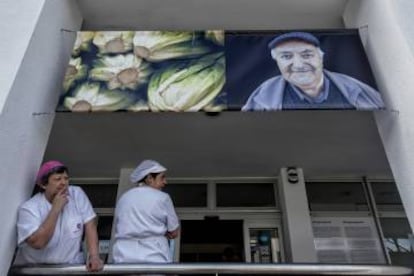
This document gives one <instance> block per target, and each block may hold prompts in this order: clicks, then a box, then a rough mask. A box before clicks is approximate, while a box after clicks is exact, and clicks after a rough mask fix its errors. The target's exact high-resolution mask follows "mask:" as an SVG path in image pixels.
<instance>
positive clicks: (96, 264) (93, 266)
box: [85, 219, 103, 271]
mask: <svg viewBox="0 0 414 276" xmlns="http://www.w3.org/2000/svg"><path fill="white" fill-rule="evenodd" d="M85 237H86V245H87V247H88V259H87V260H86V269H87V270H88V271H99V270H102V268H103V262H102V260H101V258H100V257H99V245H98V243H99V239H98V231H97V229H96V221H95V219H91V220H90V221H88V222H87V223H86V224H85Z"/></svg>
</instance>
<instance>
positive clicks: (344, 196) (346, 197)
mask: <svg viewBox="0 0 414 276" xmlns="http://www.w3.org/2000/svg"><path fill="white" fill-rule="evenodd" d="M306 193H307V195H308V202H309V209H310V210H311V211H368V210H369V208H368V203H367V199H366V197H365V192H364V188H363V187H362V183H360V182H307V183H306Z"/></svg>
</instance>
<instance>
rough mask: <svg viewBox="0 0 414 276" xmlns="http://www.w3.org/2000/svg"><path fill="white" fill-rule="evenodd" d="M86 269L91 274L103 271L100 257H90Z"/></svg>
mask: <svg viewBox="0 0 414 276" xmlns="http://www.w3.org/2000/svg"><path fill="white" fill-rule="evenodd" d="M86 269H87V270H88V271H89V272H97V271H100V270H102V269H103V262H102V260H101V258H100V257H99V256H98V255H90V256H89V257H88V260H87V261H86Z"/></svg>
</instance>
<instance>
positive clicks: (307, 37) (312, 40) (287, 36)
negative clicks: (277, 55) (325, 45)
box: [268, 32, 320, 49]
mask: <svg viewBox="0 0 414 276" xmlns="http://www.w3.org/2000/svg"><path fill="white" fill-rule="evenodd" d="M292 40H300V41H304V42H307V43H309V44H312V45H314V46H316V47H319V45H320V42H319V39H317V38H316V37H315V36H314V35H313V34H311V33H306V32H290V33H284V34H282V35H279V36H276V37H275V38H273V39H272V41H270V42H269V44H268V47H269V49H273V48H275V47H276V46H278V45H279V44H281V43H283V42H286V41H292Z"/></svg>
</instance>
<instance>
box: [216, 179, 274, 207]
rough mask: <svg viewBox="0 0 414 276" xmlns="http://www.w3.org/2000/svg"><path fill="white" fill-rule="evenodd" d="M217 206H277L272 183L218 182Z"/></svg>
mask: <svg viewBox="0 0 414 276" xmlns="http://www.w3.org/2000/svg"><path fill="white" fill-rule="evenodd" d="M217 207H276V201H275V191H274V188H273V184H272V183H218V184H217Z"/></svg>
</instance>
